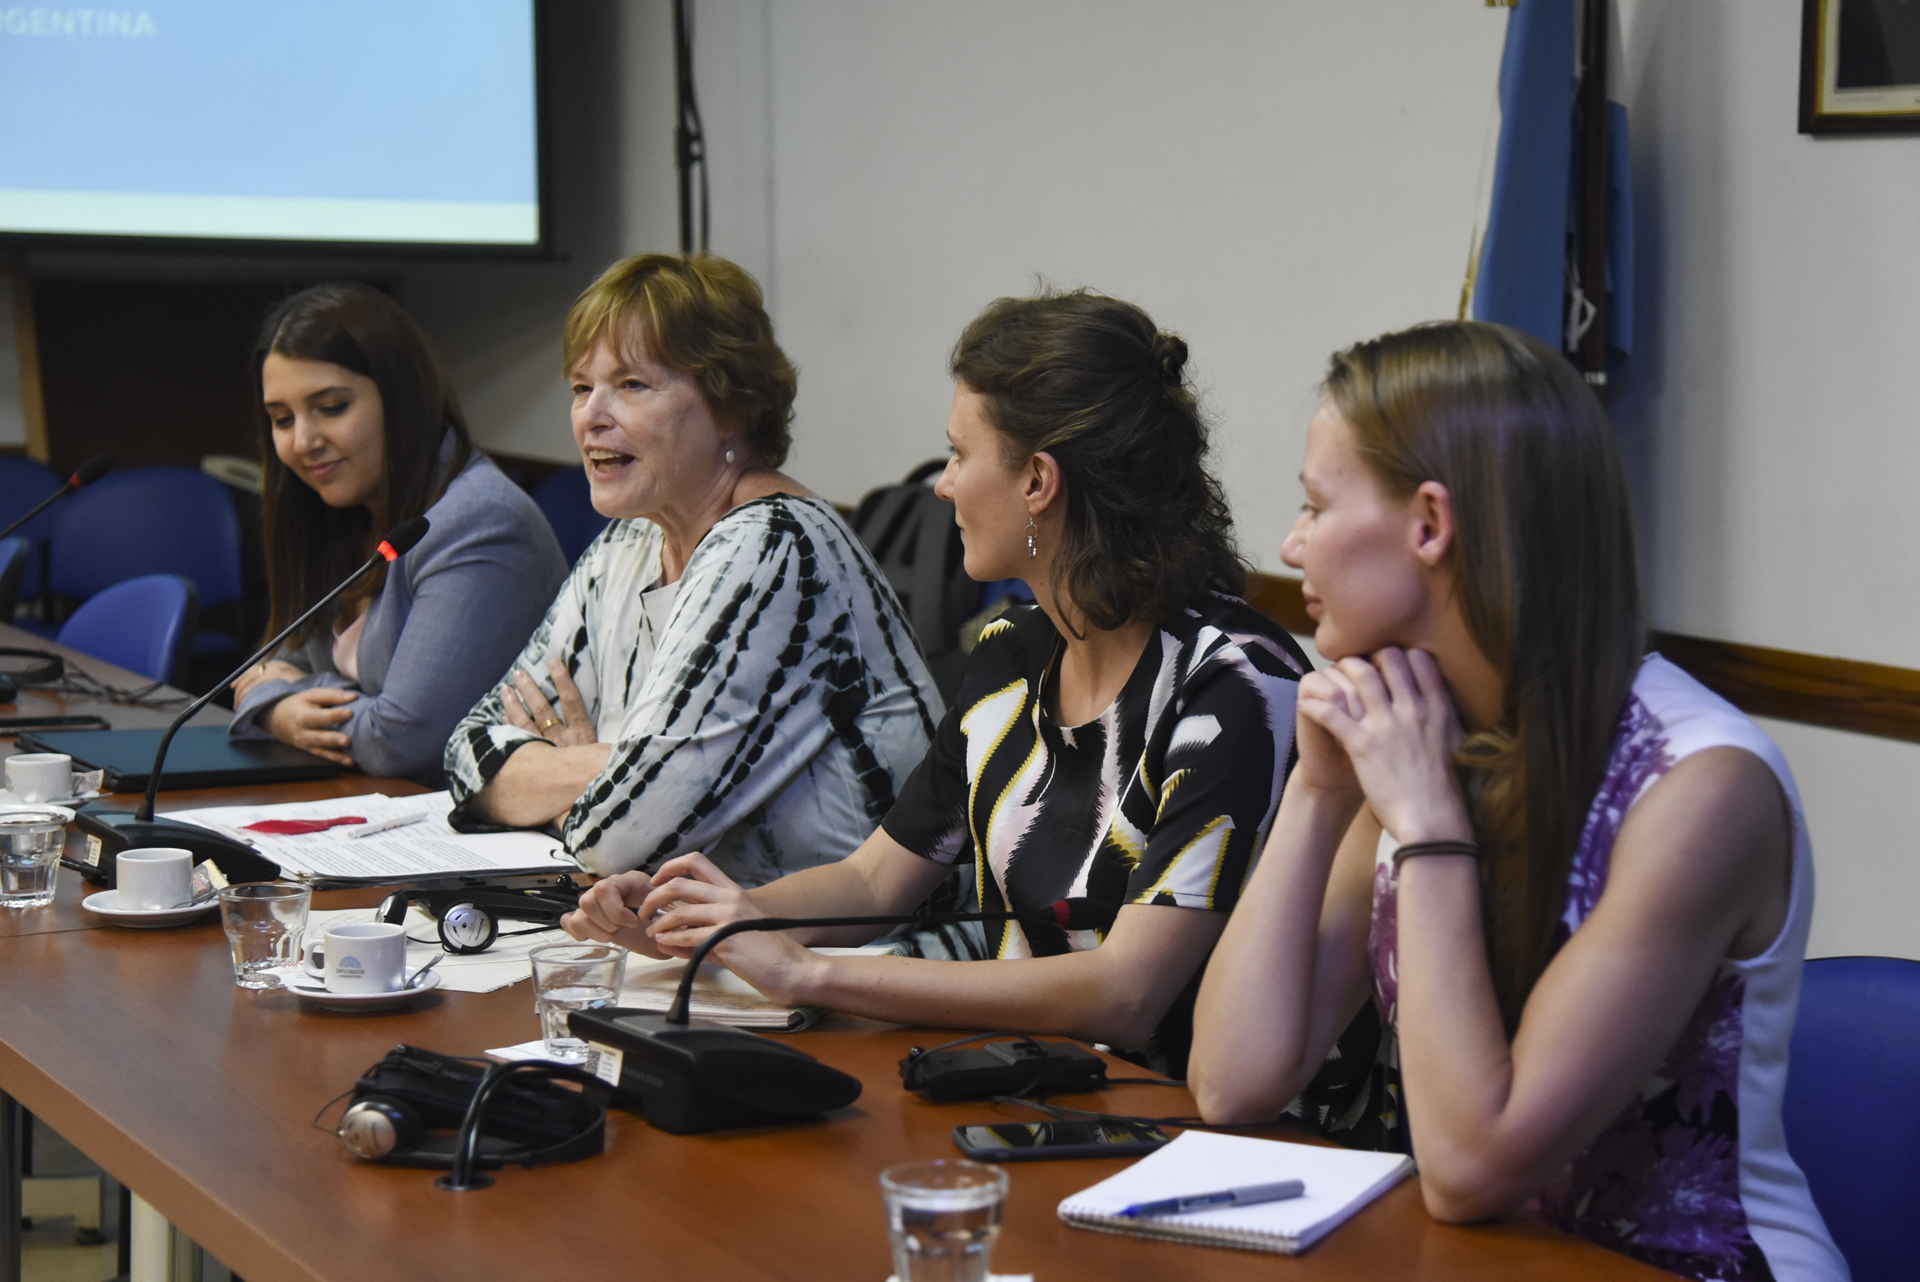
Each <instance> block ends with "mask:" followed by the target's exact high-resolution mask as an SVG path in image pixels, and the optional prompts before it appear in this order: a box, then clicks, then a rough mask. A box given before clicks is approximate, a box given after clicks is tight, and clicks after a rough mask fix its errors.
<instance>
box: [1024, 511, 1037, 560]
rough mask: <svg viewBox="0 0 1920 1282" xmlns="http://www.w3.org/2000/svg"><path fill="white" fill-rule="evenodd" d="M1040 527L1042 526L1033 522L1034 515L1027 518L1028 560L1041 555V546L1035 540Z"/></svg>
mask: <svg viewBox="0 0 1920 1282" xmlns="http://www.w3.org/2000/svg"><path fill="white" fill-rule="evenodd" d="M1039 528H1040V527H1039V526H1037V525H1035V524H1034V523H1033V518H1032V517H1028V518H1027V559H1028V560H1032V559H1033V558H1034V557H1036V556H1039V555H1040V546H1039V544H1037V543H1035V542H1034V541H1033V536H1034V534H1035V533H1036V532H1037V531H1038V530H1039Z"/></svg>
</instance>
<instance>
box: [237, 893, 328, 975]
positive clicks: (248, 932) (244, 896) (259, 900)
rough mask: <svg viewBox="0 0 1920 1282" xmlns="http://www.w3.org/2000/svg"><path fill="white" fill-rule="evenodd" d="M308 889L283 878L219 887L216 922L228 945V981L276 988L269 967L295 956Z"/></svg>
mask: <svg viewBox="0 0 1920 1282" xmlns="http://www.w3.org/2000/svg"><path fill="white" fill-rule="evenodd" d="M312 901H313V892H312V891H311V890H309V889H308V888H307V887H305V886H300V885H295V884H294V883H292V882H285V881H260V882H247V883H245V884H243V885H239V886H228V887H226V888H225V889H223V890H222V891H221V892H220V924H221V925H223V926H225V927H226V931H227V943H228V944H230V945H231V946H232V948H233V982H234V983H235V984H236V985H238V986H239V987H241V988H278V987H280V977H279V976H278V975H275V974H274V973H273V972H274V970H276V969H277V968H279V967H281V966H289V965H292V964H293V963H295V962H297V961H299V960H300V936H301V935H302V934H303V933H305V931H306V929H307V909H308V907H309V906H310V905H311V903H312Z"/></svg>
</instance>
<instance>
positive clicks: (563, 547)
mask: <svg viewBox="0 0 1920 1282" xmlns="http://www.w3.org/2000/svg"><path fill="white" fill-rule="evenodd" d="M533 501H534V503H535V504H536V505H538V507H539V508H540V510H541V511H542V512H544V513H546V517H547V524H548V525H551V526H552V527H553V536H554V537H555V538H557V539H559V540H560V551H561V553H562V554H563V555H565V557H566V558H567V560H568V562H569V563H571V562H574V561H578V560H579V559H580V554H581V553H582V552H584V551H586V550H587V544H589V543H591V542H593V541H594V540H595V539H596V538H598V537H599V536H600V531H602V530H604V529H606V528H607V518H606V517H604V516H601V515H600V514H599V513H598V512H596V511H594V510H593V492H592V489H591V488H590V487H589V486H588V484H587V474H586V472H585V471H583V470H582V469H580V468H577V467H570V468H567V469H565V470H564V471H559V472H555V473H554V474H553V475H552V476H549V477H548V478H547V479H546V480H544V481H542V482H540V484H539V485H538V486H537V487H535V489H534V491H533Z"/></svg>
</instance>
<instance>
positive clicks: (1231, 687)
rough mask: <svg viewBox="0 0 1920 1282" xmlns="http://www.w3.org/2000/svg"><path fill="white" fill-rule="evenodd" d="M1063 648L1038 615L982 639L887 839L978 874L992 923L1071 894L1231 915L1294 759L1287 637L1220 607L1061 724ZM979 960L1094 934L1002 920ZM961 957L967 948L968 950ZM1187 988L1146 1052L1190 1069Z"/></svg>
mask: <svg viewBox="0 0 1920 1282" xmlns="http://www.w3.org/2000/svg"><path fill="white" fill-rule="evenodd" d="M1059 649H1060V636H1059V633H1058V632H1056V631H1055V630H1054V627H1053V624H1052V623H1051V621H1050V620H1049V619H1048V618H1047V616H1046V614H1045V613H1044V612H1043V611H1042V610H1041V609H1040V608H1039V607H1038V606H1022V607H1019V608H1016V609H1014V610H1011V611H1009V612H1008V613H1007V614H1006V615H1004V616H1002V617H1001V618H1000V619H997V620H995V621H994V622H993V623H992V624H990V625H988V627H987V628H986V629H985V630H984V631H983V632H982V633H981V637H980V643H979V646H978V647H977V648H976V649H975V650H974V652H973V656H972V658H971V659H970V660H969V662H968V665H967V672H966V676H965V678H964V680H963V681H962V683H961V688H960V696H959V698H958V699H957V700H956V701H955V703H954V706H953V707H952V708H950V709H949V710H948V712H947V715H946V718H945V719H944V720H943V721H942V722H941V724H940V729H939V732H938V734H937V735H936V736H935V738H934V744H933V748H932V750H931V751H930V752H929V753H928V754H927V757H926V760H924V761H923V762H921V763H920V765H919V767H918V768H917V769H916V770H915V771H914V772H913V774H912V775H911V776H909V777H908V779H907V782H906V784H905V785H904V786H903V787H902V789H901V794H900V800H899V802H898V803H897V804H896V805H895V806H894V807H893V809H892V810H891V811H890V812H889V813H888V814H887V817H886V820H885V821H884V823H883V825H882V826H883V827H884V828H885V829H886V831H887V833H888V835H889V836H891V837H892V838H893V839H894V840H895V841H897V842H899V843H900V844H901V845H902V846H904V847H906V848H907V849H908V850H910V851H913V852H914V853H916V854H918V855H921V856H923V857H925V858H928V859H932V860H936V861H938V862H941V863H949V864H950V863H956V862H959V861H962V860H968V861H973V862H974V864H975V878H976V881H977V883H978V885H979V887H980V892H979V899H980V901H981V906H982V908H983V909H984V910H986V911H990V912H991V911H1000V910H1002V909H1005V908H1009V907H1011V908H1012V909H1028V908H1040V907H1044V906H1046V905H1048V904H1052V903H1054V902H1055V901H1057V900H1060V899H1064V898H1069V897H1086V898H1091V899H1097V900H1101V901H1103V902H1106V903H1112V904H1120V905H1124V904H1171V905H1177V906H1179V907H1183V908H1199V909H1206V910H1211V911H1214V912H1226V911H1228V910H1230V909H1231V908H1232V907H1233V905H1234V903H1235V902H1236V901H1237V900H1238V899H1239V897H1240V890H1241V887H1242V886H1243V885H1244V884H1245V883H1246V879H1247V876H1248V874H1249V873H1250V872H1251V871H1252V869H1253V865H1254V861H1255V860H1256V858H1257V857H1258V855H1259V852H1260V848H1261V846H1262V845H1263V844H1264V843H1265V841H1266V836H1267V829H1268V828H1269V826H1271V824H1272V822H1273V816H1274V811H1275V810H1276V809H1277V807H1278V806H1279V803H1280V792H1281V789H1282V787H1283V786H1284V785H1285V783H1286V776H1287V770H1288V768H1289V767H1290V766H1291V765H1292V762H1293V750H1294V745H1293V727H1294V721H1293V712H1294V698H1295V694H1296V691H1297V689H1298V683H1299V679H1300V676H1301V675H1302V674H1303V673H1304V672H1306V671H1308V670H1309V669H1308V664H1307V660H1306V658H1305V656H1304V655H1302V654H1301V653H1300V649H1299V647H1298V646H1297V645H1295V644H1294V642H1293V639H1292V638H1291V637H1289V636H1288V635H1287V634H1286V633H1285V632H1284V631H1283V630H1281V628H1280V627H1279V625H1278V624H1276V623H1274V622H1273V621H1272V620H1270V619H1268V618H1267V617H1266V616H1264V615H1262V614H1260V613H1259V612H1257V611H1256V610H1254V609H1252V608H1251V607H1250V606H1248V605H1247V604H1246V603H1245V602H1243V601H1240V600H1237V599H1235V598H1233V597H1228V596H1222V595H1217V594H1215V595H1209V596H1207V597H1206V598H1204V599H1202V600H1201V601H1200V602H1198V603H1197V604H1196V605H1194V606H1193V607H1191V608H1189V609H1187V610H1185V611H1183V612H1182V613H1181V614H1180V615H1179V616H1178V617H1176V618H1173V619H1170V620H1168V621H1166V622H1165V623H1164V624H1163V625H1162V626H1161V627H1159V628H1158V629H1156V630H1155V632H1154V633H1153V635H1152V638H1151V639H1150V640H1149V641H1148V642H1147V647H1146V650H1145V652H1144V653H1142V654H1141V656H1140V661H1139V663H1138V664H1137V665H1135V667H1134V670H1133V674H1132V676H1130V677H1129V678H1128V680H1127V684H1126V686H1125V687H1124V688H1123V689H1122V690H1121V692H1120V694H1119V697H1117V698H1116V699H1115V700H1114V701H1113V703H1112V704H1111V705H1110V706H1109V707H1108V708H1107V709H1106V711H1105V712H1103V713H1101V715H1100V716H1099V717H1097V718H1096V719H1094V720H1093V721H1090V722H1088V723H1087V724H1085V725H1081V726H1071V727H1069V726H1061V725H1059V724H1057V723H1056V722H1055V720H1054V719H1053V717H1052V716H1051V715H1049V714H1048V713H1047V711H1046V708H1045V706H1044V699H1043V695H1042V691H1043V689H1044V688H1045V685H1046V683H1047V681H1048V680H1049V679H1050V677H1051V674H1052V672H1053V669H1054V665H1055V660H1056V655H1057V654H1058V652H1059ZM984 935H985V939H984V955H985V956H988V957H1002V958H1015V957H1030V956H1044V955H1049V954H1059V953H1064V952H1067V951H1070V950H1075V949H1085V948H1092V947H1094V946H1096V945H1097V944H1098V942H1099V939H1098V936H1097V935H1096V934H1095V933H1094V932H1092V931H1079V932H1073V933H1071V934H1070V933H1069V932H1066V931H1064V930H1060V929H1058V928H1056V927H1052V926H1027V925H1020V924H1012V925H989V926H987V927H986V928H985V931H984ZM956 951H958V950H956ZM1190 1018H1191V992H1189V993H1188V994H1187V996H1186V997H1184V998H1183V1000H1182V1001H1181V1002H1179V1003H1176V1006H1175V1009H1174V1010H1173V1011H1172V1012H1171V1013H1170V1014H1169V1016H1168V1021H1167V1022H1164V1023H1163V1024H1162V1026H1161V1032H1160V1034H1159V1035H1157V1036H1156V1039H1155V1046H1154V1047H1153V1048H1150V1055H1151V1057H1152V1058H1153V1059H1154V1060H1155V1061H1156V1063H1166V1064H1169V1065H1171V1066H1173V1067H1175V1068H1179V1067H1183V1066H1184V1061H1185V1058H1186V1043H1187V1041H1188V1040H1190V1033H1189V1031H1188V1029H1189V1024H1188V1021H1189V1020H1190Z"/></svg>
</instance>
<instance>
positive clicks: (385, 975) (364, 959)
mask: <svg viewBox="0 0 1920 1282" xmlns="http://www.w3.org/2000/svg"><path fill="white" fill-rule="evenodd" d="M319 951H320V954H321V962H322V964H321V966H320V967H319V968H317V969H316V968H315V965H314V959H313V950H311V949H310V950H309V951H308V953H307V957H306V959H305V960H304V961H303V962H302V963H301V965H302V967H303V968H304V969H305V970H306V972H307V974H309V975H312V976H313V977H314V978H316V979H318V980H320V981H321V982H322V983H324V984H325V985H326V986H327V991H328V992H330V993H391V992H394V991H395V990H397V989H398V988H399V987H400V985H401V983H402V982H403V981H404V980H405V978H406V973H407V931H406V927H404V926H397V925H388V924H387V923H386V922H383V921H356V922H349V923H347V924H345V925H340V926H329V927H328V928H327V933H326V936H325V939H324V942H323V943H322V945H321V948H320V950H319Z"/></svg>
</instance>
